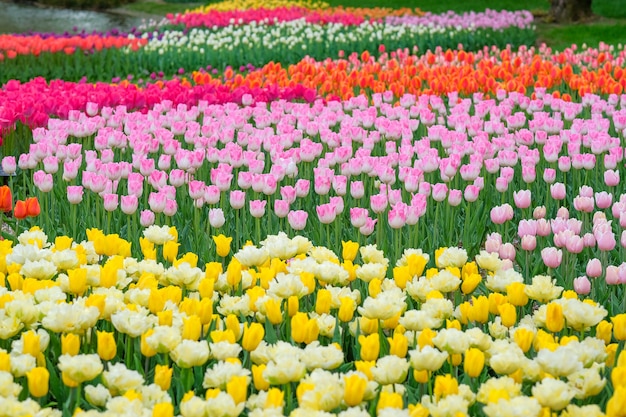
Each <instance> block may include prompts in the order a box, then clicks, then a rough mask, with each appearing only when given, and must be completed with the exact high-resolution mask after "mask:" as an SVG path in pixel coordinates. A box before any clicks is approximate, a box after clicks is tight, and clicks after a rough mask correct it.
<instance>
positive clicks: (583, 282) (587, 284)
mask: <svg viewBox="0 0 626 417" xmlns="http://www.w3.org/2000/svg"><path fill="white" fill-rule="evenodd" d="M574 291H576V293H577V294H580V295H587V294H589V293H590V292H591V281H589V278H587V277H586V276H585V275H583V276H581V277H578V278H574Z"/></svg>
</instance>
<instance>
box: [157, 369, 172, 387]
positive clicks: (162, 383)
mask: <svg viewBox="0 0 626 417" xmlns="http://www.w3.org/2000/svg"><path fill="white" fill-rule="evenodd" d="M172 372H173V369H172V368H170V367H169V366H167V365H157V366H156V367H155V368H154V383H155V384H156V385H158V386H159V387H161V389H162V390H163V391H167V390H169V389H170V385H171V384H172Z"/></svg>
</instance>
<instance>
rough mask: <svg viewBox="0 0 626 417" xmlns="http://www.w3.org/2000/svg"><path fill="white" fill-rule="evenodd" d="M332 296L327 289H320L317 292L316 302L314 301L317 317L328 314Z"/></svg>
mask: <svg viewBox="0 0 626 417" xmlns="http://www.w3.org/2000/svg"><path fill="white" fill-rule="evenodd" d="M331 302H332V295H331V293H330V291H328V290H327V289H321V290H319V291H318V292H317V300H316V301H315V312H316V313H317V314H319V315H322V314H328V313H330V304H331Z"/></svg>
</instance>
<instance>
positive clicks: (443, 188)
mask: <svg viewBox="0 0 626 417" xmlns="http://www.w3.org/2000/svg"><path fill="white" fill-rule="evenodd" d="M447 195H448V186H447V185H446V184H444V183H437V184H435V185H433V186H432V198H433V200H435V201H437V202H441V201H443V200H445V199H446V196H447Z"/></svg>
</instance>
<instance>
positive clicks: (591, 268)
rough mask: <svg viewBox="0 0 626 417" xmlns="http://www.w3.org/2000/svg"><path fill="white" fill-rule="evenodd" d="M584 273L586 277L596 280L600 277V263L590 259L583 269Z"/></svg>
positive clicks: (596, 259) (597, 260) (595, 259)
mask: <svg viewBox="0 0 626 417" xmlns="http://www.w3.org/2000/svg"><path fill="white" fill-rule="evenodd" d="M585 273H586V274H587V276H588V277H591V278H598V277H599V276H600V275H602V263H601V262H600V260H599V259H598V258H593V259H590V260H589V261H588V262H587V266H586V267H585Z"/></svg>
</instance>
